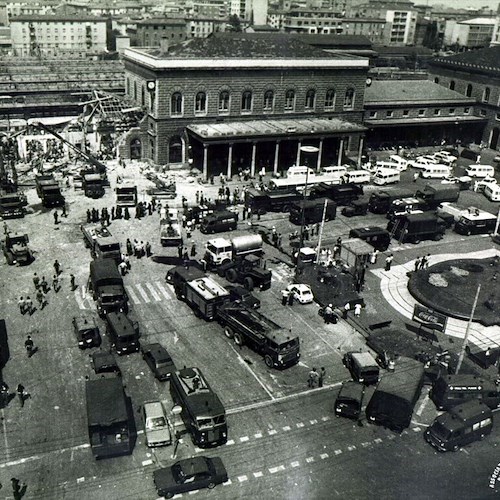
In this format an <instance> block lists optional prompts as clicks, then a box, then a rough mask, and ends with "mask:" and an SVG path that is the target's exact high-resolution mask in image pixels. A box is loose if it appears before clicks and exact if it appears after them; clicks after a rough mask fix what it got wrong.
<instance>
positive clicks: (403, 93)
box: [365, 80, 474, 106]
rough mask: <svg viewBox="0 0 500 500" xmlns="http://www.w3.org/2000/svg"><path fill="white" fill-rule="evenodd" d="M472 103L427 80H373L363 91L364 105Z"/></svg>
mask: <svg viewBox="0 0 500 500" xmlns="http://www.w3.org/2000/svg"><path fill="white" fill-rule="evenodd" d="M456 101H464V102H474V100H473V99H471V98H468V97H465V96H464V95H463V94H460V93H458V92H455V91H454V90H450V89H447V88H446V87H443V86H442V85H438V84H437V83H434V82H431V81H429V80H373V81H372V83H371V85H370V86H368V87H366V89H365V105H367V106H369V105H370V104H372V105H373V104H382V103H388V104H396V103H408V104H412V103H415V104H417V103H443V102H456Z"/></svg>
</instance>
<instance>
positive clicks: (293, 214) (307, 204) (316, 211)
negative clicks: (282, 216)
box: [289, 198, 337, 224]
mask: <svg viewBox="0 0 500 500" xmlns="http://www.w3.org/2000/svg"><path fill="white" fill-rule="evenodd" d="M325 202H326V210H325ZM323 214H324V215H325V221H329V220H334V219H335V216H336V214H337V205H336V204H335V202H333V201H332V200H330V199H328V198H317V199H315V200H301V201H296V202H294V203H292V204H291V205H290V216H289V220H290V222H292V223H294V224H302V221H303V222H304V224H315V223H316V222H321V221H322V220H323Z"/></svg>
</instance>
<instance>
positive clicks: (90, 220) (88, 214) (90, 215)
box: [87, 208, 92, 224]
mask: <svg viewBox="0 0 500 500" xmlns="http://www.w3.org/2000/svg"><path fill="white" fill-rule="evenodd" d="M91 222H92V212H91V211H90V208H87V224H90V223H91Z"/></svg>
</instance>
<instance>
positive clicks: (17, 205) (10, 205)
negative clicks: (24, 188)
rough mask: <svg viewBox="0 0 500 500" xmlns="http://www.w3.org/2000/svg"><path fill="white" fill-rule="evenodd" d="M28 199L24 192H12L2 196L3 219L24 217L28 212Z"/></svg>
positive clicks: (0, 203)
mask: <svg viewBox="0 0 500 500" xmlns="http://www.w3.org/2000/svg"><path fill="white" fill-rule="evenodd" d="M27 204H28V201H27V199H26V196H25V195H24V194H22V193H11V194H4V195H2V196H0V217H2V219H17V218H22V217H24V215H25V214H26V208H25V207H26V205H27Z"/></svg>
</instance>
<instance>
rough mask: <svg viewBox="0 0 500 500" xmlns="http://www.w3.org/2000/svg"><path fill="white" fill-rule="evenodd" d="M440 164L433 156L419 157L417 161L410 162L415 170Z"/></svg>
mask: <svg viewBox="0 0 500 500" xmlns="http://www.w3.org/2000/svg"><path fill="white" fill-rule="evenodd" d="M436 163H438V160H437V158H434V157H432V156H429V155H427V156H419V157H418V158H416V159H415V160H409V161H408V165H409V166H410V167H413V168H425V167H427V166H429V165H435V164H436Z"/></svg>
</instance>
